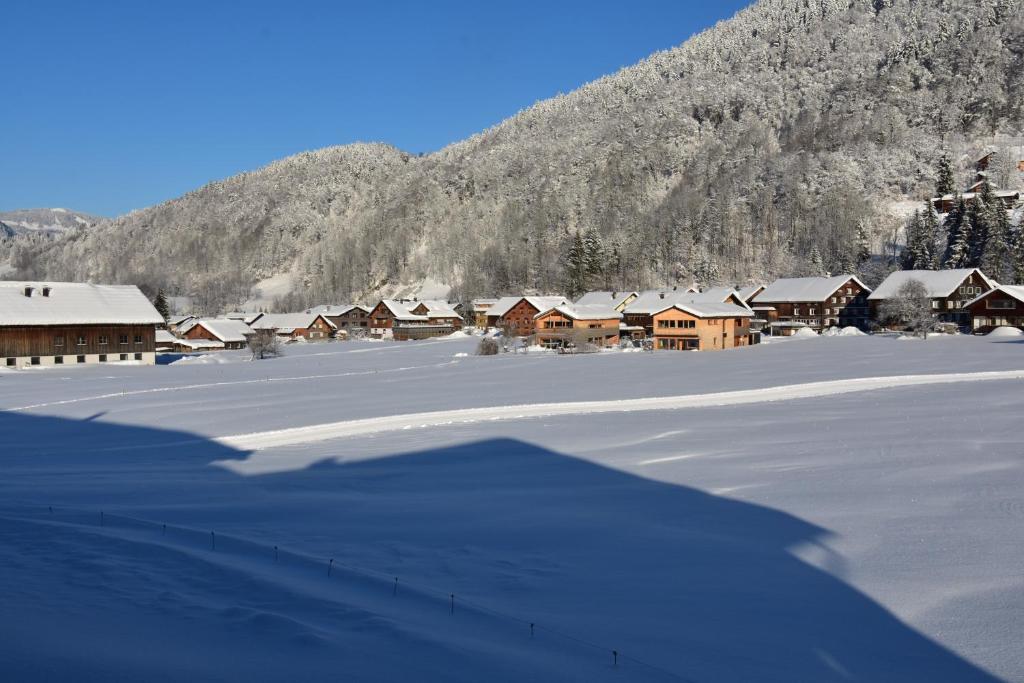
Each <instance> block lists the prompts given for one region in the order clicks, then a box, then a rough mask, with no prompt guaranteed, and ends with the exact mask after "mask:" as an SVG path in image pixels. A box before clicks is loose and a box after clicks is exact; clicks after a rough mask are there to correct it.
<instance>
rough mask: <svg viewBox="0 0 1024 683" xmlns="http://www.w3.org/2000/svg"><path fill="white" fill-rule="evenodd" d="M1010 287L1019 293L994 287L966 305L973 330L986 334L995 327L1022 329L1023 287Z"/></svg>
mask: <svg viewBox="0 0 1024 683" xmlns="http://www.w3.org/2000/svg"><path fill="white" fill-rule="evenodd" d="M1012 289H1013V290H1015V292H1019V294H1010V293H1009V292H1008V291H1006V290H1005V289H1003V288H1002V287H996V288H995V289H992V290H989V291H988V292H985V294H983V295H982V296H981V297H979V298H977V299H975V300H974V301H972V302H970V303H968V304H967V305H966V310H967V312H968V314H969V315H970V317H971V329H972V330H973V331H974V332H977V333H980V334H986V333H988V332H991V331H992V330H994V329H995V328H997V327H1016V328H1019V329H1021V330H1024V287H1014V288H1012Z"/></svg>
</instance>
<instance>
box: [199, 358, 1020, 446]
mask: <svg viewBox="0 0 1024 683" xmlns="http://www.w3.org/2000/svg"><path fill="white" fill-rule="evenodd" d="M1013 379H1024V370H1001V371H996V372H970V373H946V374H940V375H897V376H893V377H862V378H855V379H840V380H830V381H825V382H809V383H806V384H790V385H783V386H777V387H765V388H760V389H742V390H738V391H723V392H718V393H711V394H688V395H683V396H660V397H650V398H634V399H617V400H605V401H576V402H567V403H531V404H522V405H511V406H493V407H490V408H462V409H455V410H438V411H432V412H423V413H408V414H405V415H389V416H383V417H373V418H365V419H360V420H345V421H341V422H329V423H326V424H318V425H309V426H305V427H291V428H288V429H277V430H271V431H265V432H253V433H249V434H236V435H233V436H222V437H217V438H216V439H214V440H215V441H217V442H219V443H221V444H223V445H225V446H228V447H231V448H237V449H242V450H250V451H258V450H264V449H268V448H277V447H282V446H296V445H302V444H307V443H315V442H318V441H328V440H331V439H337V438H342V437H352V436H363V435H367V434H379V433H382V432H393V431H400V430H404V429H416V428H423V427H439V426H445V425H452V424H468V423H473V422H486V421H497V420H520V419H528V418H537V417H559V416H563V415H593V414H598V413H629V412H638V411H651V410H683V409H688V408H713V407H720V406H736V405H747V404H751V403H769V402H776V401H792V400H797V399H805V398H818V397H822V396H836V395H840V394H852V393H858V392H864V391H876V390H879V389H893V388H899V387H914V386H927V385H933V384H954V383H959V382H987V381H995V380H1013Z"/></svg>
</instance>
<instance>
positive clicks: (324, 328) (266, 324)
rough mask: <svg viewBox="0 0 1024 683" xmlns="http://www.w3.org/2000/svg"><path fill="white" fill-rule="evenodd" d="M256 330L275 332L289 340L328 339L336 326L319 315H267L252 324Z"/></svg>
mask: <svg viewBox="0 0 1024 683" xmlns="http://www.w3.org/2000/svg"><path fill="white" fill-rule="evenodd" d="M252 329H254V330H274V331H275V332H276V334H277V336H279V337H285V338H287V339H309V340H321V339H327V338H328V337H330V336H331V335H332V334H333V333H334V326H333V325H331V323H330V322H328V321H327V319H326V318H324V317H323V316H322V315H319V314H318V313H267V314H265V315H263V316H262V317H261V318H260V319H259V320H257V321H256V322H254V323H253V324H252Z"/></svg>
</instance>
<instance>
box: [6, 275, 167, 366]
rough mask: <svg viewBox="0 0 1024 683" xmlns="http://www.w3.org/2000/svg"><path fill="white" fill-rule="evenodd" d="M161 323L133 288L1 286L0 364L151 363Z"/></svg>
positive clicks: (69, 284) (39, 284)
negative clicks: (157, 331) (157, 330)
mask: <svg viewBox="0 0 1024 683" xmlns="http://www.w3.org/2000/svg"><path fill="white" fill-rule="evenodd" d="M163 324H164V319H163V316H161V315H160V314H159V313H158V312H157V310H156V309H155V308H153V304H151V303H150V301H149V299H147V298H146V297H145V295H144V294H143V293H142V292H140V291H139V288H138V287H135V286H133V285H93V284H86V283H80V282H54V283H42V282H22V281H0V362H2V363H3V365H4V366H6V367H25V366H32V365H64V364H70V363H106V362H113V361H134V362H140V363H146V364H153V363H155V362H156V328H157V327H158V326H162V325H163Z"/></svg>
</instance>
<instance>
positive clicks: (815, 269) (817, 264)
mask: <svg viewBox="0 0 1024 683" xmlns="http://www.w3.org/2000/svg"><path fill="white" fill-rule="evenodd" d="M808 260H809V261H810V268H811V274H812V275H824V274H825V261H824V259H822V258H821V251H819V250H818V245H814V246H813V247H811V253H810V256H808Z"/></svg>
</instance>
